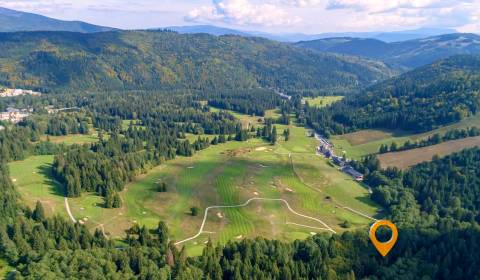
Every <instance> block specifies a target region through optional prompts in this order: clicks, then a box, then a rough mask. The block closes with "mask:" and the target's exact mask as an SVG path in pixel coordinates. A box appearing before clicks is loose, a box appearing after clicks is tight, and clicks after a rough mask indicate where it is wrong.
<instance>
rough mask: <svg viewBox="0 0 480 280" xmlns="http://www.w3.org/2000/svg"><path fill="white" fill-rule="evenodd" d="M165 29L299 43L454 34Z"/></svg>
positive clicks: (196, 27)
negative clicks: (339, 39) (329, 39)
mask: <svg viewBox="0 0 480 280" xmlns="http://www.w3.org/2000/svg"><path fill="white" fill-rule="evenodd" d="M165 29H169V30H173V31H176V32H179V33H182V34H191V33H207V34H211V35H215V36H221V35H239V36H257V37H263V38H267V39H270V40H275V41H280V42H290V43H293V42H299V41H311V40H318V39H325V38H336V37H354V38H372V39H376V40H381V41H384V42H397V41H405V40H412V39H421V38H426V37H431V36H436V35H442V34H449V33H455V32H456V30H454V29H444V28H420V29H415V30H405V31H393V32H344V33H320V34H304V33H278V34H275V33H266V32H259V31H240V30H236V29H231V28H225V27H218V26H213V25H191V26H169V27H166V28H165Z"/></svg>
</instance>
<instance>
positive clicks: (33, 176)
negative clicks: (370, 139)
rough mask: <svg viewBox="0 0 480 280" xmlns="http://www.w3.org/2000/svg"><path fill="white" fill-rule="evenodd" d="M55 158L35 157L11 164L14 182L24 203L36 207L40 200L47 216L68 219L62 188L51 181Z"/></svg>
mask: <svg viewBox="0 0 480 280" xmlns="http://www.w3.org/2000/svg"><path fill="white" fill-rule="evenodd" d="M52 162H53V156H33V157H30V158H28V159H26V160H23V161H16V162H12V163H10V175H11V178H12V181H13V182H14V184H15V186H16V187H17V189H18V191H19V192H20V194H21V196H22V199H23V201H24V202H25V203H26V204H27V205H28V206H30V207H32V208H33V207H35V203H36V202H37V201H38V200H39V201H41V202H42V203H43V206H44V208H45V211H46V212H47V214H53V213H55V214H60V215H62V216H65V217H67V212H66V211H65V207H64V204H63V203H64V202H63V193H62V187H61V186H60V185H59V184H57V183H55V182H54V181H53V180H52V179H51V164H52Z"/></svg>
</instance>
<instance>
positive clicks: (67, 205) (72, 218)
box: [65, 197, 77, 223]
mask: <svg viewBox="0 0 480 280" xmlns="http://www.w3.org/2000/svg"><path fill="white" fill-rule="evenodd" d="M65 209H67V213H68V216H70V220H72V222H74V223H76V222H77V220H75V217H73V214H72V211H71V210H70V204H68V198H67V197H65Z"/></svg>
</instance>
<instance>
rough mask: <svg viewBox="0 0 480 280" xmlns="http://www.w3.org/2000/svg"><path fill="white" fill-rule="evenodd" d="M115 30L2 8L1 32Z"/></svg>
mask: <svg viewBox="0 0 480 280" xmlns="http://www.w3.org/2000/svg"><path fill="white" fill-rule="evenodd" d="M110 30H114V29H113V28H110V27H103V26H98V25H93V24H89V23H86V22H82V21H64V20H58V19H53V18H49V17H45V16H41V15H37V14H32V13H25V12H19V11H14V10H10V9H6V8H2V7H0V32H16V31H71V32H82V33H92V32H103V31H110Z"/></svg>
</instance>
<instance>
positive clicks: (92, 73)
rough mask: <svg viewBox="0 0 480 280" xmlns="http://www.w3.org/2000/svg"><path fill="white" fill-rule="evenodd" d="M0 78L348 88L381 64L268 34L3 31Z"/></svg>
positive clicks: (59, 84) (12, 81)
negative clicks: (273, 38) (293, 44)
mask: <svg viewBox="0 0 480 280" xmlns="http://www.w3.org/2000/svg"><path fill="white" fill-rule="evenodd" d="M0 63H1V67H0V84H3V85H5V86H9V87H25V88H36V89H40V90H43V91H47V90H65V89H68V90H69V91H71V90H75V89H79V90H105V89H108V90H123V89H133V90H138V89H143V90H154V89H173V88H175V89H187V88H188V89H256V88H259V87H263V88H278V89H281V90H283V91H289V92H302V91H307V92H323V93H327V94H328V93H331V92H345V91H352V90H355V89H357V88H359V87H362V86H366V85H369V84H371V83H373V82H375V81H378V80H382V79H384V78H387V77H389V76H390V75H391V71H390V70H389V69H388V68H387V67H385V65H383V64H382V63H379V62H373V61H366V60H362V59H358V58H350V57H345V56H337V55H332V54H315V53H313V52H311V51H308V50H302V49H298V48H295V47H291V46H288V45H286V44H282V43H278V42H273V41H269V40H266V39H261V38H244V37H239V36H221V37H216V36H211V35H206V34H194V35H180V34H178V33H175V32H168V31H151V32H138V31H135V32H133V31H132V32H106V33H95V34H80V33H63V32H54V33H52V32H48V33H46V32H33V33H4V34H0Z"/></svg>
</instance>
